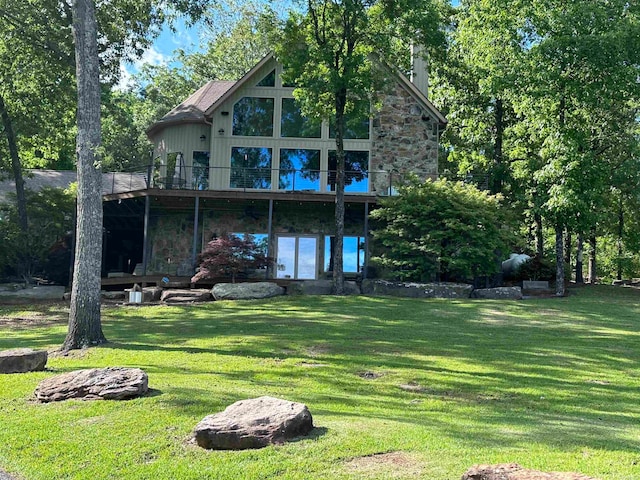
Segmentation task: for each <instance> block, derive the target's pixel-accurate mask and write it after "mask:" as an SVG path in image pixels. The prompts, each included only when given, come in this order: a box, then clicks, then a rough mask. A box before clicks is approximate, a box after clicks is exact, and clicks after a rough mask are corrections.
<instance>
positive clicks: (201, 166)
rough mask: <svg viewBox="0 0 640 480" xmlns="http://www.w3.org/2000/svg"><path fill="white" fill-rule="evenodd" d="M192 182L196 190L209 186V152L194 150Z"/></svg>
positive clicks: (205, 188)
mask: <svg viewBox="0 0 640 480" xmlns="http://www.w3.org/2000/svg"><path fill="white" fill-rule="evenodd" d="M191 183H192V185H193V188H194V189H196V190H207V189H208V188H209V152H193V170H192V173H191Z"/></svg>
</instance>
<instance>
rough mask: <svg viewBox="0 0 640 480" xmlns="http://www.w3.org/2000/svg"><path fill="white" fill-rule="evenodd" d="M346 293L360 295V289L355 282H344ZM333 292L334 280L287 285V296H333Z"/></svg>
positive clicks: (296, 282)
mask: <svg viewBox="0 0 640 480" xmlns="http://www.w3.org/2000/svg"><path fill="white" fill-rule="evenodd" d="M344 291H345V293H346V294H347V295H360V288H359V287H358V284H357V283H356V282H353V281H347V282H344ZM332 292H333V281H332V280H299V281H295V282H291V283H289V285H287V295H331V294H332Z"/></svg>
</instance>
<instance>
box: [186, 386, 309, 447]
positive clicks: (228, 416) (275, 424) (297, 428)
mask: <svg viewBox="0 0 640 480" xmlns="http://www.w3.org/2000/svg"><path fill="white" fill-rule="evenodd" d="M312 429H313V419H312V417H311V413H310V412H309V409H308V408H307V407H306V405H304V404H302V403H296V402H289V401H287V400H281V399H279V398H273V397H259V398H252V399H249V400H241V401H239V402H236V403H234V404H232V405H230V406H228V407H227V408H226V409H225V410H224V411H223V412H220V413H216V414H215V415H208V416H206V417H205V418H203V419H202V421H201V422H200V423H198V425H196V428H195V430H194V437H195V440H196V442H197V444H198V445H199V446H201V447H202V448H207V449H212V450H244V449H247V448H262V447H266V446H267V445H272V444H281V443H284V442H285V441H286V440H288V439H291V438H295V437H299V436H301V435H306V434H307V433H309V432H310V431H311V430H312Z"/></svg>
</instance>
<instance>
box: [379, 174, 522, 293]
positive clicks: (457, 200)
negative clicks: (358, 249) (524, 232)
mask: <svg viewBox="0 0 640 480" xmlns="http://www.w3.org/2000/svg"><path fill="white" fill-rule="evenodd" d="M398 193H399V194H398V196H394V197H388V198H385V199H383V200H382V201H381V207H380V208H378V209H376V210H374V211H373V212H372V213H371V218H372V219H373V220H374V221H375V222H376V223H375V226H374V230H373V237H374V239H375V245H376V248H377V249H378V251H379V252H381V253H380V254H379V255H377V256H376V257H374V258H373V259H372V260H373V261H374V262H375V263H378V264H379V265H381V266H382V267H384V268H386V269H388V270H389V271H390V272H391V275H392V276H394V277H396V278H398V279H400V280H412V281H433V280H437V281H454V280H469V279H473V278H477V277H480V276H489V275H492V274H494V273H498V270H499V266H500V262H499V261H498V260H499V258H500V257H499V254H500V253H505V252H508V251H511V250H510V249H511V248H512V247H513V245H514V243H515V240H516V238H515V237H514V235H513V234H512V232H513V228H512V226H511V224H510V222H509V220H508V219H509V218H510V216H511V215H510V212H508V211H507V210H506V208H505V207H503V206H502V205H501V201H500V200H501V199H500V197H499V196H494V195H489V194H488V193H487V192H483V191H480V190H478V189H477V188H476V187H474V186H472V185H468V184H464V183H462V182H451V181H447V180H446V179H440V180H437V181H431V180H427V181H426V182H423V183H420V182H419V181H418V180H417V179H413V180H412V181H411V182H410V183H409V184H408V185H405V186H401V187H400V188H399V192H398Z"/></svg>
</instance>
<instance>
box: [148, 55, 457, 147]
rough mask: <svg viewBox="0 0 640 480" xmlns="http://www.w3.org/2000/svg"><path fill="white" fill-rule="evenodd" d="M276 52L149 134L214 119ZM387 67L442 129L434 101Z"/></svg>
mask: <svg viewBox="0 0 640 480" xmlns="http://www.w3.org/2000/svg"><path fill="white" fill-rule="evenodd" d="M274 58H275V57H274V54H273V52H271V53H268V54H267V55H265V56H264V57H263V58H262V60H260V61H259V62H258V63H257V64H256V65H254V67H253V68H252V69H251V70H249V71H248V72H247V73H246V74H244V75H243V77H242V78H241V79H240V80H238V81H236V82H233V81H210V82H208V83H206V84H205V85H204V86H202V87H201V88H200V89H198V90H197V91H196V92H195V93H194V94H192V95H191V96H190V97H189V98H187V99H186V100H185V101H184V102H182V103H181V104H180V105H178V106H177V107H175V108H174V109H172V110H171V111H170V112H169V113H167V114H166V115H165V116H164V117H162V118H161V119H160V120H159V121H158V122H156V123H154V124H153V125H152V126H151V127H149V129H148V130H147V135H148V136H151V135H153V134H154V133H155V132H156V131H158V130H160V129H162V128H164V127H165V126H168V125H175V124H180V123H205V122H206V118H207V117H211V115H212V114H213V112H214V111H215V110H216V108H218V107H219V106H220V105H221V104H222V103H223V102H224V101H226V100H227V99H228V98H229V97H231V96H232V95H233V94H234V93H236V92H237V91H238V90H239V89H240V88H242V87H243V86H244V85H245V84H246V83H247V82H248V81H249V79H251V78H252V77H253V75H254V74H255V73H256V72H257V71H258V70H260V69H261V68H262V67H263V66H264V65H266V64H267V63H268V62H269V61H271V60H273V59H274ZM382 64H383V65H385V66H386V67H387V68H388V70H389V72H390V73H391V74H392V75H395V77H396V78H397V79H398V81H399V83H400V85H401V86H402V87H403V88H404V89H405V90H407V91H408V92H409V93H410V94H411V95H412V96H413V97H414V98H415V99H416V101H418V102H419V103H421V104H422V106H423V107H424V108H425V109H426V110H427V111H429V113H430V114H431V115H432V117H433V118H434V119H435V120H437V121H438V123H439V124H440V125H442V126H444V125H446V124H447V119H446V118H445V116H444V115H443V114H442V113H441V112H440V111H439V110H438V109H437V108H436V106H435V105H434V104H433V103H431V101H430V100H429V99H428V98H427V97H426V95H425V94H424V93H422V92H421V91H420V90H419V89H418V87H416V86H415V85H414V84H413V83H412V82H411V80H409V79H408V78H407V77H406V76H405V75H403V74H402V73H401V72H400V71H398V69H396V68H392V67H390V66H388V65H386V64H385V63H384V62H382Z"/></svg>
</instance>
